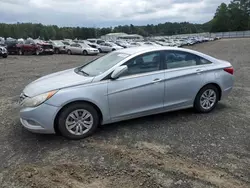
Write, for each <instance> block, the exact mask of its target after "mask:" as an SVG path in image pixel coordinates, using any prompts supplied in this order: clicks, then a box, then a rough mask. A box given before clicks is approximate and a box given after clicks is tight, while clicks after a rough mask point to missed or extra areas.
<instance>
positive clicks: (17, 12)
mask: <svg viewBox="0 0 250 188" xmlns="http://www.w3.org/2000/svg"><path fill="white" fill-rule="evenodd" d="M229 1H230V0H224V1H220V0H154V1H153V0H136V1H135V0H123V1H121V0H74V1H72V0H26V1H23V0H0V22H6V23H15V22H36V23H38V22H39V23H43V24H55V25H59V26H88V27H93V26H99V27H102V26H115V25H120V24H121V25H122V24H130V23H132V24H136V25H142V24H151V23H152V24H155V23H160V22H168V21H169V22H173V21H176V22H181V21H189V22H195V23H203V22H206V21H209V20H211V19H212V17H213V15H214V13H215V10H216V8H217V7H218V6H219V4H220V3H222V2H226V3H229Z"/></svg>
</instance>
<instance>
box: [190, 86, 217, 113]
mask: <svg viewBox="0 0 250 188" xmlns="http://www.w3.org/2000/svg"><path fill="white" fill-rule="evenodd" d="M218 101H219V91H218V89H217V87H215V86H214V85H207V86H205V87H203V88H202V89H201V90H200V91H199V93H198V94H197V96H196V98H195V102H194V108H195V110H196V111H198V112H201V113H209V112H211V111H212V110H213V109H214V108H215V107H216V105H217V103H218Z"/></svg>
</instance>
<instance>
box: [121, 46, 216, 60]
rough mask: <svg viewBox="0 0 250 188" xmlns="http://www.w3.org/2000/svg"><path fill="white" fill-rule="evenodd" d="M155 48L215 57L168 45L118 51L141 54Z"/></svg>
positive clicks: (155, 49)
mask: <svg viewBox="0 0 250 188" xmlns="http://www.w3.org/2000/svg"><path fill="white" fill-rule="evenodd" d="M157 50H173V51H176V50H177V51H182V52H188V53H192V54H196V55H198V56H201V57H204V58H208V57H209V59H211V58H212V59H216V58H214V57H211V56H209V55H206V54H203V53H201V52H198V51H194V50H190V49H186V48H177V47H168V46H153V45H152V46H138V47H131V48H124V49H121V50H119V52H122V53H125V54H129V55H134V54H142V53H147V52H152V51H157Z"/></svg>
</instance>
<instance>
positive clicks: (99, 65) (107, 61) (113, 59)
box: [78, 52, 129, 76]
mask: <svg viewBox="0 0 250 188" xmlns="http://www.w3.org/2000/svg"><path fill="white" fill-rule="evenodd" d="M128 56H129V54H125V53H119V52H113V53H110V54H108V55H105V56H102V57H100V58H98V59H96V60H94V61H92V62H91V63H89V64H87V65H85V66H83V67H81V68H80V69H78V71H79V72H84V73H85V74H87V75H89V76H97V75H100V74H102V73H104V72H105V71H107V70H109V69H110V68H112V67H113V66H114V65H116V64H117V63H119V62H120V61H122V60H124V59H125V58H127V57H128Z"/></svg>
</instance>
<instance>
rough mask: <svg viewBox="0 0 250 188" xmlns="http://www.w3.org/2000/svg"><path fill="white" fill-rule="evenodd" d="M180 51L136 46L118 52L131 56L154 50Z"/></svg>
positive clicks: (173, 48) (160, 47)
mask: <svg viewBox="0 0 250 188" xmlns="http://www.w3.org/2000/svg"><path fill="white" fill-rule="evenodd" d="M180 49H181V48H176V47H165V46H138V47H131V48H125V49H122V50H119V51H120V52H123V53H126V54H130V55H133V54H137V53H145V52H150V51H156V50H180Z"/></svg>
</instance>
